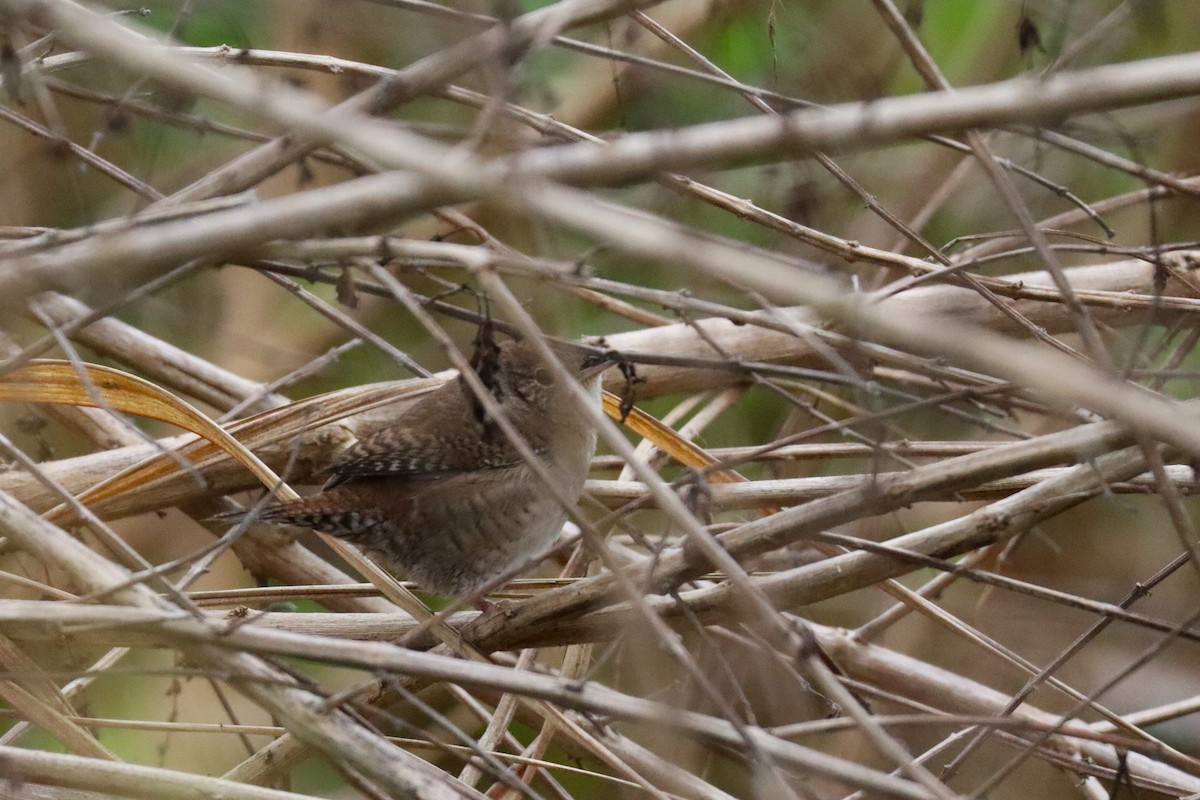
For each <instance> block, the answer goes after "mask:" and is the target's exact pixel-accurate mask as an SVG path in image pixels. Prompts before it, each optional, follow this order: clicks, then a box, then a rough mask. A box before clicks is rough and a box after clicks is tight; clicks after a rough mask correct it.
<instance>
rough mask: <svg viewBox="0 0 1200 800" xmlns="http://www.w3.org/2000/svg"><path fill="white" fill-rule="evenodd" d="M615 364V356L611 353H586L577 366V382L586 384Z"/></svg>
mask: <svg viewBox="0 0 1200 800" xmlns="http://www.w3.org/2000/svg"><path fill="white" fill-rule="evenodd" d="M616 363H617V358H616V355H615V354H614V353H613V352H611V351H606V352H591V353H588V354H587V355H585V356H584V357H583V361H582V362H580V364H579V380H580V382H581V383H586V382H588V381H590V380H591V379H592V378H595V377H596V376H597V375H599V374H600V373H601V372H604V370H606V369H608V368H609V367H611V366H612V365H614V364H616Z"/></svg>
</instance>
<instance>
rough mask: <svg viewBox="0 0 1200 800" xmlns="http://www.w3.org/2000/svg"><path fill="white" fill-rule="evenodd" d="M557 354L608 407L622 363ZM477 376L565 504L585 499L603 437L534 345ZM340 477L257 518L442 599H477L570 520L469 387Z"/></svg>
mask: <svg viewBox="0 0 1200 800" xmlns="http://www.w3.org/2000/svg"><path fill="white" fill-rule="evenodd" d="M550 344H551V348H552V349H553V350H554V352H555V354H556V355H557V356H558V357H559V359H560V360H561V361H562V362H563V364H564V365H565V366H566V367H567V369H568V371H569V372H571V373H572V374H573V375H575V376H576V377H577V379H578V380H579V381H580V382H581V383H582V384H583V386H584V388H585V389H587V390H588V392H589V393H590V394H591V395H593V396H594V397H595V400H596V402H597V404H598V403H599V399H600V380H599V376H600V373H601V372H602V371H603V370H604V369H606V368H607V367H608V366H609V365H610V364H611V363H612V361H611V359H608V358H607V357H605V356H602V355H596V354H594V353H591V352H589V351H587V350H585V349H584V348H580V347H574V346H572V345H567V344H560V343H557V342H551V343H550ZM478 360H479V356H478V353H477V356H476V359H475V361H478ZM475 368H476V372H477V374H479V375H480V377H481V379H482V380H483V381H484V383H485V385H487V386H488V388H489V390H490V391H491V393H492V395H493V396H494V397H495V399H496V401H497V402H498V404H499V405H500V408H501V409H502V410H503V411H504V413H505V414H506V415H507V417H508V419H509V420H510V421H511V422H512V424H513V426H514V427H515V428H516V430H517V431H518V432H519V433H520V434H521V435H522V436H523V437H524V438H525V440H526V442H528V443H529V446H530V447H531V448H532V450H533V451H534V452H535V453H536V454H537V456H538V457H539V458H540V459H541V460H542V462H543V463H544V464H545V465H546V467H547V468H548V470H549V472H550V473H551V474H552V475H553V476H555V477H556V478H557V479H558V480H559V481H560V482H561V488H562V489H563V491H564V493H565V495H566V496H567V497H569V498H570V499H571V501H572V502H574V501H575V500H577V499H578V498H579V495H580V494H581V493H582V492H583V483H584V479H585V477H586V476H587V470H588V465H589V463H590V462H591V458H592V453H593V452H594V450H595V447H596V432H595V429H594V427H593V425H592V422H591V420H590V419H589V418H588V417H587V415H585V414H584V413H583V411H582V410H581V409H580V408H579V407H578V405H577V403H576V402H575V400H574V399H573V398H572V397H571V396H570V392H569V389H568V387H566V386H563V385H561V384H560V383H559V382H557V381H555V379H554V373H553V372H551V371H550V370H549V369H548V368H547V367H546V366H545V365H544V364H543V363H542V361H541V359H540V358H539V357H538V355H537V354H536V353H535V351H534V349H533V348H532V347H531V346H530V345H528V344H527V343H525V342H515V341H507V342H504V343H503V344H501V345H500V346H499V347H498V348H495V349H493V350H492V352H491V354H490V358H489V363H488V365H487V367H486V369H485V368H482V367H480V366H478V365H476V367H475ZM328 472H329V473H330V477H329V479H328V481H326V483H325V486H324V488H323V490H322V491H321V492H320V493H319V494H315V495H312V496H310V497H305V498H302V499H300V500H295V501H292V502H288V503H282V504H278V505H273V506H268V507H266V508H265V509H262V510H261V511H260V512H258V513H257V515H256V517H255V518H256V519H257V520H261V521H265V522H274V523H280V524H288V525H299V526H301V527H305V528H313V529H315V530H318V531H322V532H324V533H328V534H331V535H333V536H337V537H338V538H341V539H345V540H346V541H348V542H351V543H353V544H355V545H357V546H358V547H361V548H362V549H364V550H365V551H367V553H368V554H370V555H371V556H372V557H373V558H375V559H376V560H378V561H380V562H381V563H383V564H384V565H385V566H389V567H391V568H393V569H395V570H396V571H397V572H399V573H400V574H401V575H402V576H403V577H406V578H408V579H410V580H413V581H416V582H417V583H418V584H419V585H420V586H422V587H423V588H425V589H427V590H429V591H433V592H437V593H439V594H452V595H464V596H465V595H470V594H471V593H473V592H474V591H475V590H476V589H478V588H480V587H481V586H483V585H484V584H486V583H488V582H489V581H491V580H493V579H494V578H496V577H498V576H500V575H501V574H503V573H504V572H505V571H507V570H509V569H510V568H512V567H514V566H516V565H517V564H519V563H520V562H521V561H523V560H525V559H527V558H529V557H530V556H533V555H535V554H537V553H539V552H540V551H542V550H544V549H545V548H546V547H547V546H548V545H549V544H550V543H551V542H552V541H553V540H554V538H555V536H556V535H557V534H558V532H559V530H560V529H561V528H562V525H563V522H564V521H565V519H566V512H565V511H564V510H563V508H562V507H561V506H560V505H559V502H558V501H557V500H556V499H555V498H554V495H553V494H552V493H551V492H550V491H549V490H548V488H547V487H546V485H545V484H544V483H543V481H542V480H541V479H539V477H538V476H537V474H536V473H534V471H533V470H532V469H531V468H530V467H529V465H528V464H527V463H526V462H525V461H524V460H523V459H522V457H521V455H520V453H518V451H517V450H516V448H514V447H513V445H512V443H511V442H510V441H509V440H508V437H507V436H505V434H504V432H503V431H502V430H500V429H499V428H498V427H497V426H496V425H495V423H494V422H493V421H491V420H490V419H488V418H487V416H486V414H485V413H484V412H483V409H482V406H481V405H480V404H479V402H478V399H477V398H476V397H475V395H474V394H473V393H472V392H471V390H470V388H469V387H468V386H467V385H466V383H465V381H464V380H463V379H462V377H461V376H460V377H459V378H458V379H456V380H454V381H451V382H449V383H446V384H444V385H442V386H440V387H438V388H437V389H435V390H433V391H432V392H430V393H429V394H427V395H425V396H424V397H422V398H421V399H420V400H418V401H417V403H416V404H415V405H414V406H413V407H412V409H411V410H410V411H409V412H408V413H406V414H405V415H404V417H403V418H402V419H401V421H400V423H399V424H397V425H395V426H393V427H390V428H384V429H382V430H379V431H376V432H375V433H373V434H371V435H370V436H367V437H365V438H363V439H361V440H360V441H358V442H357V443H355V444H353V445H351V446H350V447H349V448H347V450H346V451H345V452H344V453H342V454H341V455H340V456H339V457H338V458H337V460H336V461H335V462H334V463H333V464H332V465H331V466H330V467H329V468H328Z"/></svg>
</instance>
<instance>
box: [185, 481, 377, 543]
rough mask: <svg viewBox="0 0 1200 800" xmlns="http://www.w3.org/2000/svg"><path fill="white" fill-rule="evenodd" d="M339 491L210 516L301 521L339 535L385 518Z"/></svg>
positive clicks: (232, 519) (284, 522) (221, 519)
mask: <svg viewBox="0 0 1200 800" xmlns="http://www.w3.org/2000/svg"><path fill="white" fill-rule="evenodd" d="M338 495H339V493H338V492H323V493H321V494H317V495H313V496H311V497H301V498H300V499H298V500H290V501H288V502H286V503H272V504H269V505H265V506H252V507H250V508H245V509H241V510H239V511H228V512H225V513H223V514H216V515H214V516H212V517H209V519H210V520H213V521H217V522H224V523H229V524H234V525H237V524H241V523H243V522H246V521H247V520H249V521H250V522H267V523H271V524H273V525H297V526H299V527H301V528H312V529H313V530H317V531H321V532H323V533H331V534H334V535H338V536H354V535H355V534H358V533H362V532H364V531H367V530H370V529H371V528H374V527H375V526H377V525H379V524H380V523H381V522H382V521H383V517H382V515H381V514H379V512H377V511H375V510H373V509H369V508H362V507H361V506H359V505H358V504H347V503H346V502H345V499H344V498H341V497H339V496H338Z"/></svg>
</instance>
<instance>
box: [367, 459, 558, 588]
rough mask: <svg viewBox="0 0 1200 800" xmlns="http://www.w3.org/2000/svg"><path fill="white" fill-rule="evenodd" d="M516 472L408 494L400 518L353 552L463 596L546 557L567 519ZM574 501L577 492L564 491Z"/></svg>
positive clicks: (468, 478)
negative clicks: (364, 553)
mask: <svg viewBox="0 0 1200 800" xmlns="http://www.w3.org/2000/svg"><path fill="white" fill-rule="evenodd" d="M514 469H520V470H521V473H523V474H519V475H518V474H512V473H511V471H510V470H495V471H494V472H496V473H498V474H495V475H490V476H480V475H478V474H474V475H460V476H456V477H454V478H449V479H447V480H445V481H438V482H437V483H438V484H440V485H438V486H436V487H434V486H430V487H429V489H428V490H426V491H418V492H414V493H412V494H410V495H409V496H408V498H407V501H406V513H404V514H402V515H399V516H397V517H392V519H393V520H394V522H389V523H384V524H383V525H381V526H380V527H379V528H378V529H376V530H374V531H372V532H370V533H369V534H368V535H366V536H363V537H362V538H361V539H360V540H359V541H358V544H359V545H360V546H362V547H364V548H366V549H367V550H369V551H371V552H372V553H373V554H374V555H375V556H376V557H378V558H380V559H381V560H383V561H384V562H385V563H388V564H390V565H392V566H393V567H394V568H395V569H396V570H397V572H399V573H400V574H401V575H402V576H403V577H405V578H408V579H410V580H413V581H416V582H417V583H418V584H419V585H420V586H421V587H422V588H425V589H428V590H431V591H434V592H437V593H440V594H453V595H462V594H467V593H469V592H471V591H473V590H475V589H478V588H480V587H481V586H483V585H484V584H486V583H488V582H490V581H492V580H493V579H495V578H497V577H499V576H500V575H502V574H503V573H505V572H508V571H509V570H511V569H513V568H515V567H519V566H521V565H522V564H523V563H524V562H525V561H526V560H527V559H529V558H530V557H532V556H535V555H537V554H539V553H541V552H542V551H544V550H545V549H546V548H547V547H548V546H549V545H550V543H551V542H553V541H554V539H555V537H556V536H557V535H558V532H559V531H560V530H561V528H562V524H563V521H564V520H565V519H566V513H565V512H564V511H563V509H562V507H561V506H560V505H559V504H558V502H557V501H556V500H555V499H554V497H553V495H551V493H550V492H549V491H548V490H547V489H546V488H545V487H544V486H542V485H541V483H540V482H539V481H537V478H536V477H535V476H533V475H529V474H528V470H526V469H523V468H514ZM565 488H567V489H569V490H570V497H571V499H572V500H575V499H577V497H578V493H579V491H580V490H581V489H582V486H579V487H575V486H574V485H572V486H570V487H565Z"/></svg>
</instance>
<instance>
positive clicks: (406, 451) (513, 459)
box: [325, 426, 521, 489]
mask: <svg viewBox="0 0 1200 800" xmlns="http://www.w3.org/2000/svg"><path fill="white" fill-rule="evenodd" d="M520 460H521V456H520V454H519V453H517V451H516V450H515V449H514V448H513V446H512V445H511V444H510V443H509V441H508V440H507V439H506V438H505V437H504V434H502V433H500V432H499V431H496V432H495V433H494V435H489V436H484V437H481V436H480V435H479V431H478V430H476V429H474V428H473V426H466V427H464V429H463V430H460V431H457V432H445V431H442V432H428V431H418V430H413V429H410V428H386V429H384V430H380V431H377V432H376V433H375V434H373V435H371V436H368V437H366V438H365V439H362V440H360V441H358V442H356V443H355V444H353V445H351V446H350V447H349V448H348V449H347V450H346V452H344V453H342V455H341V456H340V457H339V458H338V460H337V461H335V462H334V463H333V465H332V466H330V467H329V469H328V472H329V474H330V478H329V480H328V481H327V482H326V484H325V488H326V489H330V488H333V487H334V486H337V485H338V484H341V483H344V482H346V481H348V480H350V479H352V478H365V477H382V476H384V475H394V476H405V477H409V478H413V479H417V480H420V479H423V478H442V477H447V476H449V475H454V474H458V473H462V472H472V471H475V470H481V469H499V468H501V467H507V466H511V465H513V464H516V463H518V462H519V461H520Z"/></svg>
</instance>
